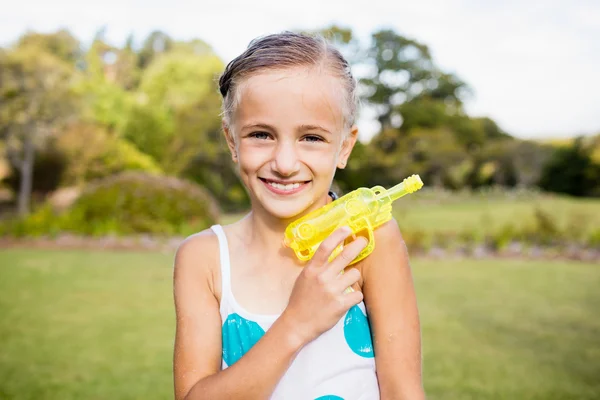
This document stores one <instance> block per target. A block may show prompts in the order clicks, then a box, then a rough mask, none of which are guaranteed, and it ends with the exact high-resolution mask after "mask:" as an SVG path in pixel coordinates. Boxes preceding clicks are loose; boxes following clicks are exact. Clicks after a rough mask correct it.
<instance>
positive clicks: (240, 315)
mask: <svg viewBox="0 0 600 400" xmlns="http://www.w3.org/2000/svg"><path fill="white" fill-rule="evenodd" d="M211 229H212V230H213V231H214V232H215V234H216V235H217V237H218V239H219V256H220V264H221V281H222V289H221V304H220V313H221V321H222V339H223V351H222V368H223V369H225V368H227V367H228V366H231V365H233V363H235V362H236V361H238V360H239V359H240V358H241V357H242V356H243V355H244V354H245V353H246V352H247V351H248V350H249V349H250V348H251V347H252V346H253V345H254V344H255V343H256V342H257V341H258V340H259V339H260V338H261V337H262V336H263V335H264V334H265V332H266V331H267V330H268V329H269V328H270V327H271V325H273V322H275V320H276V319H277V318H278V317H279V315H258V314H253V313H250V312H248V311H246V310H245V309H244V308H243V307H242V306H240V305H239V303H238V302H237V301H236V300H235V297H234V296H233V292H232V291H231V273H230V262H229V246H228V244H227V237H226V235H225V232H224V231H223V228H222V227H221V226H220V225H213V226H212V227H211ZM263 362H265V363H266V362H269V360H267V359H265V360H264V361H263ZM271 399H273V400H296V399H298V400H379V386H378V383H377V375H376V373H375V358H374V353H373V344H372V339H371V331H370V327H369V321H368V318H367V316H366V312H365V305H364V303H363V302H361V303H359V304H358V305H356V306H354V307H352V308H350V310H348V312H347V313H346V314H345V315H344V316H343V317H342V318H341V319H340V320H339V321H338V322H337V324H336V325H335V326H334V327H333V328H331V329H330V330H329V331H327V332H324V333H323V334H322V335H321V336H319V337H318V338H317V339H315V340H313V341H312V342H310V343H308V344H307V345H306V346H304V347H303V348H302V349H301V350H300V352H299V353H298V355H297V356H296V358H295V359H294V361H293V362H292V364H291V366H290V367H289V369H288V370H287V372H286V373H285V375H283V377H282V378H281V380H280V381H279V383H278V384H277V386H276V387H275V390H274V392H273V395H272V397H271Z"/></svg>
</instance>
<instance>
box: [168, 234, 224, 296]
mask: <svg viewBox="0 0 600 400" xmlns="http://www.w3.org/2000/svg"><path fill="white" fill-rule="evenodd" d="M219 262H220V260H219V240H218V238H217V235H216V234H215V232H214V231H213V230H212V229H211V228H207V229H205V230H203V231H200V232H197V233H194V234H192V235H190V236H188V237H187V238H185V239H184V240H183V241H182V242H181V244H180V245H179V246H178V248H177V250H176V252H175V262H174V279H175V280H177V279H181V280H186V281H189V282H190V283H192V282H194V283H207V284H208V285H209V287H210V289H211V291H212V292H213V294H214V295H215V296H216V297H217V298H220V295H221V293H220V291H221V290H220V288H221V284H220V279H221V276H220V272H219V271H220V268H219Z"/></svg>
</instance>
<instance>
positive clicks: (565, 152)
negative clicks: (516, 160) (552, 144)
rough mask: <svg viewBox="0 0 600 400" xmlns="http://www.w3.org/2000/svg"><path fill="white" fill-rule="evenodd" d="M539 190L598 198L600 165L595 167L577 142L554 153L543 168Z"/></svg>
mask: <svg viewBox="0 0 600 400" xmlns="http://www.w3.org/2000/svg"><path fill="white" fill-rule="evenodd" d="M539 184H540V187H541V188H542V189H544V190H548V191H552V192H558V193H565V194H570V195H572V196H594V195H595V196H598V195H600V164H596V163H594V160H593V159H592V149H591V148H590V147H589V146H586V145H585V144H584V140H583V138H581V137H579V138H577V139H576V140H575V141H574V142H573V143H572V144H571V145H570V146H567V147H559V148H557V149H556V150H555V151H554V154H553V155H552V156H551V157H550V159H549V160H548V162H547V163H546V165H545V166H544V168H543V171H542V176H541V178H540V183H539Z"/></svg>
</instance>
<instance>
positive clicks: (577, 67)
mask: <svg viewBox="0 0 600 400" xmlns="http://www.w3.org/2000/svg"><path fill="white" fill-rule="evenodd" d="M333 23H335V24H338V25H341V26H344V27H349V28H352V29H353V31H354V32H355V33H356V34H357V35H358V36H359V37H360V38H362V39H363V40H364V41H365V42H366V41H368V38H369V35H370V34H371V33H372V32H374V31H376V30H377V29H382V28H391V29H394V30H396V31H397V32H398V33H400V34H403V35H405V36H408V37H411V38H414V39H416V40H417V41H419V42H422V43H424V44H426V45H427V46H428V47H429V48H430V50H431V53H432V56H433V59H434V62H435V63H436V64H437V65H438V66H440V67H441V68H442V69H443V70H444V71H446V72H452V73H455V74H457V75H458V76H459V77H460V78H461V79H463V80H464V81H466V82H467V84H468V85H469V86H470V87H471V89H472V91H473V93H472V95H471V97H470V98H468V99H467V101H466V103H465V107H466V110H467V112H468V113H469V115H472V116H488V117H490V118H492V119H494V120H495V121H496V122H497V123H498V124H499V125H500V127H501V128H502V129H504V130H505V131H507V132H508V133H510V134H512V135H514V136H517V137H521V138H555V137H570V136H574V135H580V134H594V133H598V132H600V1H597V0H527V1H521V0H519V1H517V0H503V1H500V2H493V1H487V0H479V1H476V0H419V1H412V2H408V1H399V0H370V1H368V2H367V1H352V0H346V1H339V0H325V1H324V0H302V1H296V2H284V1H273V0H253V1H241V0H221V1H211V0H204V1H198V0H196V1H183V0H170V1H166V0H163V1H156V0H145V1H141V0H103V1H101V2H100V1H89V0H88V1H81V0H78V1H72V0H53V1H40V0H38V1H33V0H19V1H15V2H11V3H10V5H2V6H0V46H8V45H10V43H12V42H14V41H15V39H17V38H18V37H19V36H20V35H21V34H22V33H24V32H25V31H26V30H34V31H38V32H51V31H54V30H57V29H59V28H67V29H69V30H70V31H71V32H72V33H73V34H74V35H75V36H77V37H78V39H80V40H81V41H83V42H89V41H90V40H91V39H92V38H93V36H94V34H95V33H96V32H97V31H98V29H99V28H101V27H106V38H107V39H108V41H109V42H111V43H113V44H116V45H122V44H123V43H124V42H125V39H126V38H127V36H128V35H129V34H132V33H133V34H134V37H135V38H136V39H137V40H138V41H142V40H143V39H144V37H145V36H146V35H147V34H148V33H150V32H151V31H153V30H157V29H158V30H162V31H164V32H166V33H168V34H169V35H170V36H172V37H173V38H174V39H178V40H188V39H192V38H199V39H202V40H204V41H206V42H207V43H209V44H210V45H211V46H212V47H213V48H214V49H215V51H216V52H217V53H218V54H219V55H220V56H221V57H222V58H223V60H224V61H225V62H227V61H229V60H230V59H232V58H233V57H235V56H236V55H237V54H239V53H241V52H242V51H243V50H244V49H245V47H246V46H247V44H248V42H249V41H250V40H251V39H253V38H254V37H256V36H260V35H264V34H268V33H273V32H279V31H283V30H291V29H317V28H322V27H325V26H328V25H330V24H333ZM364 115H366V117H364V118H363V119H362V120H361V122H360V123H359V127H360V128H361V129H362V130H363V134H364V135H369V132H374V131H375V129H376V126H374V125H373V123H371V122H370V121H369V118H368V113H365V114H364Z"/></svg>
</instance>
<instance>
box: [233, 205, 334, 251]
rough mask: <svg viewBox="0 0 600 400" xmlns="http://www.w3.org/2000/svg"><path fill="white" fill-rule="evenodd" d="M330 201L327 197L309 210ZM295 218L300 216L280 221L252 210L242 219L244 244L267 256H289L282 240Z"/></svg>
mask: <svg viewBox="0 0 600 400" xmlns="http://www.w3.org/2000/svg"><path fill="white" fill-rule="evenodd" d="M331 201H332V199H331V197H329V195H327V196H326V197H325V198H323V200H322V201H319V202H318V203H315V207H311V209H317V208H319V207H322V206H324V205H325V204H328V203H330V202H331ZM297 218H300V215H299V216H296V217H294V218H290V219H281V218H276V217H273V216H272V215H271V214H269V213H267V212H266V211H265V210H264V209H253V210H252V211H251V212H250V214H248V215H247V217H246V218H244V220H245V221H244V231H245V235H244V236H245V240H244V242H245V243H246V244H247V245H248V246H249V248H253V249H261V251H265V252H267V253H268V254H274V253H279V254H281V255H287V256H291V255H292V252H291V250H289V249H287V248H285V247H284V245H283V238H284V233H285V229H286V228H287V226H288V225H289V224H290V223H291V222H293V221H294V220H296V219H297Z"/></svg>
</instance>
